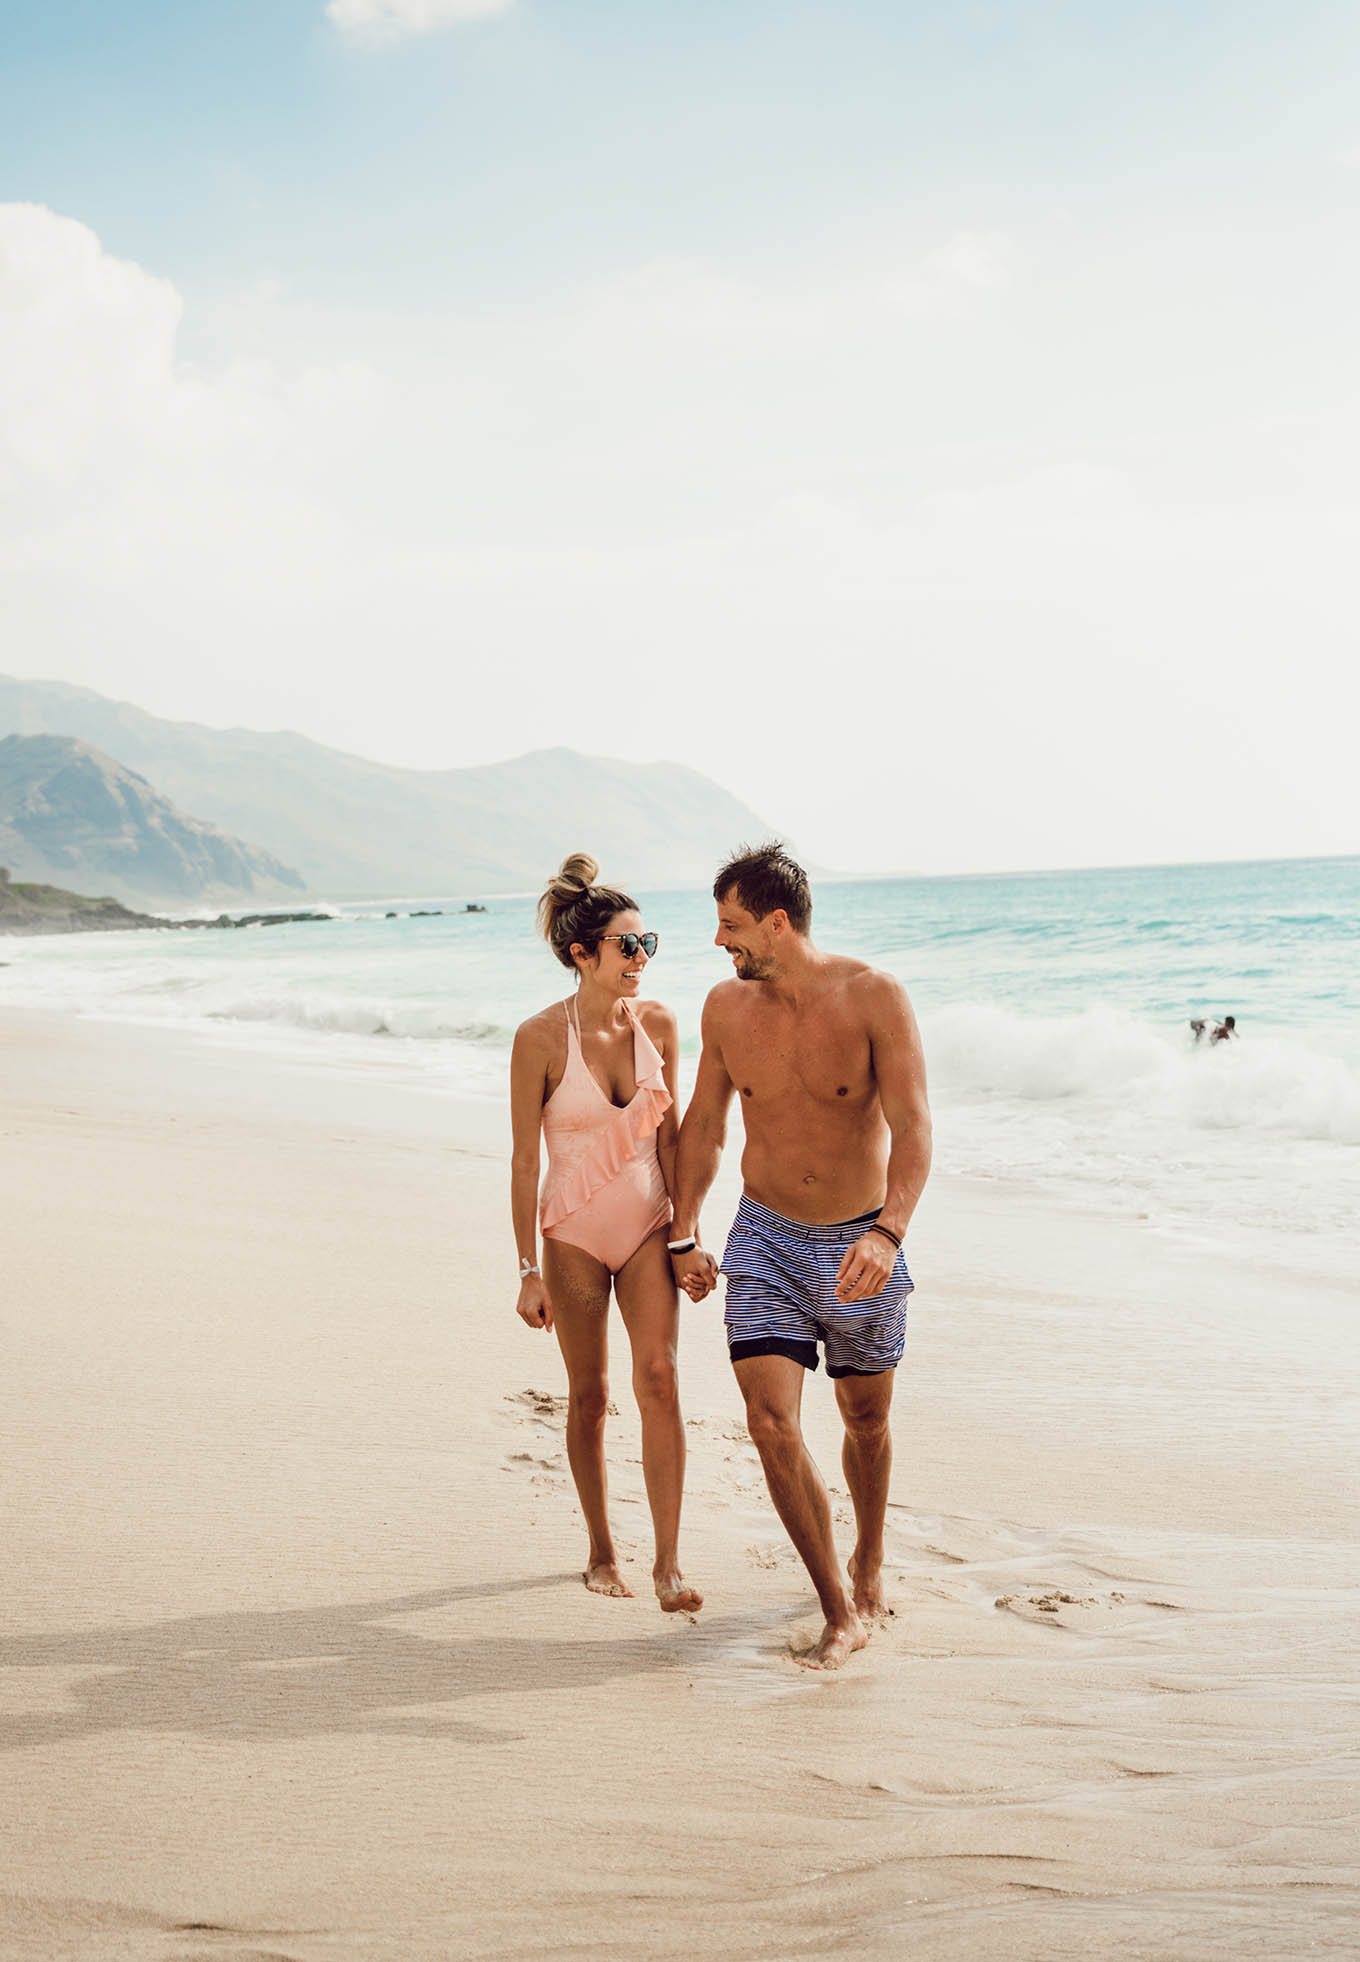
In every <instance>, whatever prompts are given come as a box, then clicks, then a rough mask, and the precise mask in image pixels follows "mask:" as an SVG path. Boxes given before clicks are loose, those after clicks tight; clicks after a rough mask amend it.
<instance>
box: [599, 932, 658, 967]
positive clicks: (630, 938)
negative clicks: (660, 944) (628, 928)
mask: <svg viewBox="0 0 1360 1962" xmlns="http://www.w3.org/2000/svg"><path fill="white" fill-rule="evenodd" d="M600 938H601V940H617V941H618V943H619V952H620V953H621V954H622V955H623V958H624V959H625V960H626V961H631V960H632V958H633V956H634V954H635V953H636V952H637V950H638V948H639V947H641V949H642V951H643V953H644V954H645V955H646V956H647V958H648V960H650V959H651V958H652V955H653V954H654V953H655V952H656V935H655V934H654V933H602V934H601V935H600Z"/></svg>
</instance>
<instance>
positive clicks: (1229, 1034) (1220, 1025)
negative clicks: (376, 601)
mask: <svg viewBox="0 0 1360 1962" xmlns="http://www.w3.org/2000/svg"><path fill="white" fill-rule="evenodd" d="M1190 1028H1191V1031H1192V1033H1193V1035H1194V1038H1195V1041H1196V1042H1203V1040H1204V1038H1205V1036H1206V1035H1207V1036H1208V1038H1209V1041H1210V1042H1211V1043H1214V1042H1231V1041H1232V1039H1233V1037H1234V1036H1235V1035H1236V1034H1237V1017H1236V1016H1235V1015H1225V1016H1224V1017H1223V1020H1222V1021H1221V1022H1215V1023H1214V1025H1213V1027H1212V1029H1211V1028H1210V1027H1209V1022H1208V1018H1207V1017H1205V1016H1198V1017H1196V1018H1195V1019H1194V1020H1193V1021H1192V1022H1191V1024H1190Z"/></svg>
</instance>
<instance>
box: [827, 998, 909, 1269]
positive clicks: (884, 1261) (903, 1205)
mask: <svg viewBox="0 0 1360 1962" xmlns="http://www.w3.org/2000/svg"><path fill="white" fill-rule="evenodd" d="M869 993H870V1000H869V1004H868V1007H869V1042H870V1050H871V1054H872V1058H873V1071H874V1080H875V1083H876V1084H877V1086H878V1100H879V1104H880V1105H881V1107H882V1110H883V1116H884V1119H885V1120H886V1122H887V1126H888V1132H889V1136H890V1138H891V1141H892V1142H891V1145H890V1148H889V1152H888V1190H887V1196H886V1198H885V1199H884V1201H883V1209H882V1211H881V1212H880V1213H879V1216H878V1223H879V1225H880V1226H882V1227H886V1228H887V1232H888V1233H891V1234H893V1235H894V1237H895V1238H896V1239H897V1240H898V1241H901V1240H904V1239H905V1238H906V1234H907V1228H908V1227H909V1226H910V1224H911V1217H912V1214H913V1213H914V1212H915V1211H916V1203H917V1201H918V1200H919V1199H920V1197H921V1194H922V1192H923V1191H924V1190H925V1183H926V1179H927V1178H928V1177H929V1175H930V1145H931V1132H930V1102H929V1099H928V1098H927V1096H926V1059H925V1052H924V1050H923V1049H922V1047H921V1032H920V1030H919V1029H918V1028H917V1026H916V1017H915V1015H914V1014H913V1013H912V1007H911V1003H910V1001H909V1000H908V999H907V991H906V989H905V988H904V987H903V986H902V984H901V982H900V981H895V980H894V979H893V977H892V976H891V975H889V974H875V975H874V976H873V979H872V982H871V984H870V990H869ZM896 1261H897V1248H896V1247H895V1246H894V1245H893V1242H892V1241H891V1240H889V1239H888V1237H887V1233H881V1232H877V1231H870V1232H868V1233H864V1234H861V1236H860V1238H859V1239H858V1240H856V1242H855V1244H854V1245H853V1246H852V1247H848V1248H847V1249H846V1254H845V1258H844V1260H843V1261H842V1262H841V1265H840V1271H839V1273H838V1274H837V1276H836V1293H837V1296H838V1297H839V1298H840V1300H842V1301H868V1300H870V1299H872V1297H873V1296H874V1295H876V1294H881V1293H882V1291H883V1289H884V1287H885V1286H886V1285H887V1282H888V1278H889V1276H890V1275H891V1273H892V1270H893V1267H894V1266H895V1264H896Z"/></svg>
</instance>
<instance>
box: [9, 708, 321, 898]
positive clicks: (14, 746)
mask: <svg viewBox="0 0 1360 1962" xmlns="http://www.w3.org/2000/svg"><path fill="white" fill-rule="evenodd" d="M0 859H5V860H7V861H8V863H9V864H10V866H11V867H12V869H13V871H14V873H15V875H16V876H17V877H20V878H28V879H35V880H52V881H54V882H55V881H61V883H62V885H63V886H65V885H75V886H95V887H98V888H101V889H102V890H104V891H105V892H108V893H111V894H113V895H114V896H115V897H117V898H119V899H123V900H129V899H130V900H133V901H137V900H141V901H146V900H150V901H152V902H153V903H161V902H166V901H169V902H174V901H176V900H186V899H203V898H214V899H226V898H236V897H240V896H249V897H260V898H264V897H269V896H272V895H274V894H278V893H280V892H282V891H283V890H284V889H287V888H291V889H292V890H293V891H297V890H299V889H300V888H301V887H302V883H303V882H302V880H301V878H300V877H299V876H298V874H297V873H296V872H294V871H293V870H292V868H291V867H290V866H287V865H284V864H282V863H281V862H280V860H278V859H277V858H275V857H273V855H272V854H271V853H269V852H266V851H261V850H260V849H258V847H256V846H254V845H248V844H246V843H245V841H244V840H243V839H241V838H237V837H234V836H233V835H232V834H231V833H230V832H227V831H222V830H219V829H218V827H217V826H216V825H214V824H208V823H205V822H204V820H203V819H202V818H196V817H191V816H190V815H189V813H188V812H187V811H182V810H180V809H179V808H178V807H177V806H176V805H174V804H172V803H171V802H170V800H169V798H168V797H163V796H162V795H161V794H160V792H159V791H158V790H156V789H154V788H153V787H152V785H151V784H149V783H148V782H147V780H146V778H145V777H141V776H138V775H137V773H136V771H135V770H129V769H128V768H127V767H126V766H125V765H124V764H122V763H118V762H115V760H114V759H113V757H111V756H106V755H104V753H103V752H102V751H101V750H98V749H95V748H93V747H92V746H91V744H89V743H86V742H81V741H79V740H78V739H77V738H76V737H74V736H57V735H31V736H18V735H14V736H5V737H3V738H0Z"/></svg>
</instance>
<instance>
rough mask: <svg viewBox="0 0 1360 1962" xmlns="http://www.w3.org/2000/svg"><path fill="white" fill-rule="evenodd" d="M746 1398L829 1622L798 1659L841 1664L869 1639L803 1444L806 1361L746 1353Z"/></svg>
mask: <svg viewBox="0 0 1360 1962" xmlns="http://www.w3.org/2000/svg"><path fill="white" fill-rule="evenodd" d="M733 1367H734V1369H735V1370H736V1373H737V1382H738V1383H739V1384H740V1385H741V1393H742V1396H743V1397H744V1398H745V1399H746V1423H747V1427H748V1429H749V1430H750V1433H751V1441H752V1442H753V1444H754V1445H755V1447H756V1449H757V1451H759V1453H760V1462H761V1464H762V1465H763V1466H764V1468H765V1482H766V1484H767V1485H768V1486H769V1488H770V1497H771V1498H772V1499H773V1500H774V1507H775V1511H776V1512H777V1513H778V1514H779V1517H780V1519H781V1520H782V1521H783V1523H784V1530H785V1532H786V1533H787V1534H788V1536H789V1538H790V1539H791V1540H792V1541H793V1544H794V1546H795V1547H796V1549H797V1551H798V1555H799V1558H800V1559H801V1560H802V1562H803V1565H804V1566H805V1567H806V1568H807V1570H808V1573H809V1574H810V1575H811V1577H812V1585H813V1586H814V1587H815V1588H816V1590H817V1599H818V1600H819V1601H820V1602H821V1604H822V1613H823V1614H824V1615H825V1616H826V1627H825V1628H824V1629H823V1630H822V1636H821V1640H820V1641H819V1642H818V1643H817V1645H816V1647H815V1648H814V1649H813V1650H812V1651H811V1653H810V1654H808V1655H806V1656H800V1658H799V1660H800V1661H801V1662H803V1663H804V1664H805V1665H806V1666H807V1667H808V1668H811V1669H839V1668H840V1666H841V1664H842V1663H843V1662H844V1661H845V1658H846V1657H847V1656H848V1655H850V1654H851V1653H852V1652H853V1651H854V1650H855V1649H862V1648H863V1647H864V1644H865V1642H866V1641H867V1640H868V1639H869V1638H868V1632H867V1630H866V1629H865V1627H864V1624H863V1622H862V1621H861V1620H860V1618H859V1615H858V1613H857V1612H856V1610H855V1607H854V1604H853V1602H852V1601H851V1599H850V1596H849V1593H848V1591H847V1589H846V1585H845V1577H844V1575H843V1573H842V1571H841V1564H840V1561H839V1560H838V1559H837V1558H836V1548H835V1545H834V1543H833V1541H832V1537H831V1507H830V1505H829V1503H828V1501H827V1496H826V1487H825V1485H824V1484H823V1483H822V1475H821V1473H820V1472H819V1471H818V1469H817V1467H816V1465H815V1464H814V1463H813V1462H812V1459H811V1457H810V1456H809V1455H808V1449H807V1446H806V1445H805V1444H804V1442H803V1430H802V1425H801V1424H800V1422H799V1412H800V1409H801V1407H802V1402H803V1366H802V1364H801V1363H796V1362H795V1361H794V1360H793V1358H792V1357H791V1356H780V1355H774V1356H744V1357H741V1358H739V1359H738V1360H737V1361H736V1362H735V1363H734V1364H733Z"/></svg>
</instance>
